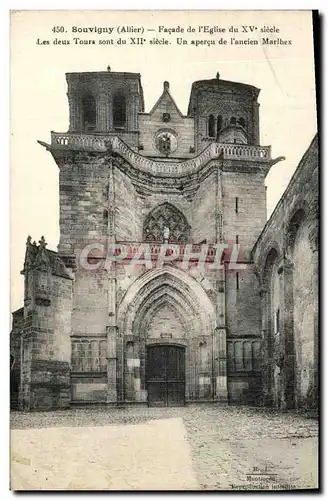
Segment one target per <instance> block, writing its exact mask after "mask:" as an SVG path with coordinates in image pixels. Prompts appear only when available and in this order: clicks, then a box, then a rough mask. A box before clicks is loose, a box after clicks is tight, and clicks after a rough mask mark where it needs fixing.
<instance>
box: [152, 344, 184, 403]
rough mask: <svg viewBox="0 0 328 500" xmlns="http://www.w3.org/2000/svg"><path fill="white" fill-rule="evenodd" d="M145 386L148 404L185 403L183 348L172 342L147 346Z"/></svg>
mask: <svg viewBox="0 0 328 500" xmlns="http://www.w3.org/2000/svg"><path fill="white" fill-rule="evenodd" d="M146 387H147V391H148V405H149V406H182V405H184V403H185V348H184V347H183V346H179V345H172V344H167V345H165V344H157V345H149V346H148V347H147V358H146Z"/></svg>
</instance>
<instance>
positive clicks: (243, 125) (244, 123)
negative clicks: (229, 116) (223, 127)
mask: <svg viewBox="0 0 328 500" xmlns="http://www.w3.org/2000/svg"><path fill="white" fill-rule="evenodd" d="M238 123H239V125H240V126H241V127H243V128H245V127H246V122H245V118H242V117H241V118H239V120H238Z"/></svg>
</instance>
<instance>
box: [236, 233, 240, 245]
mask: <svg viewBox="0 0 328 500" xmlns="http://www.w3.org/2000/svg"><path fill="white" fill-rule="evenodd" d="M238 243H239V236H238V234H236V245H238Z"/></svg>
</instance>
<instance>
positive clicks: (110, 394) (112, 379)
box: [107, 326, 117, 403]
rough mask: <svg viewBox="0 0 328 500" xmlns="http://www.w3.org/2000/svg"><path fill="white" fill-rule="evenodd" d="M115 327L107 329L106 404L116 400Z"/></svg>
mask: <svg viewBox="0 0 328 500" xmlns="http://www.w3.org/2000/svg"><path fill="white" fill-rule="evenodd" d="M116 335H117V328H116V326H108V327H107V379H108V386H107V402H108V403H114V402H116V400H117V389H116V385H117V384H116Z"/></svg>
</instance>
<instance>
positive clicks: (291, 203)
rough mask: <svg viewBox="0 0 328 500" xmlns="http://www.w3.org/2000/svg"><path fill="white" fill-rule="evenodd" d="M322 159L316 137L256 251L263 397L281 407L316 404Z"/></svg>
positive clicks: (255, 248)
mask: <svg viewBox="0 0 328 500" xmlns="http://www.w3.org/2000/svg"><path fill="white" fill-rule="evenodd" d="M318 161H319V160H318V137H317V136H316V137H315V138H314V139H313V141H312V143H311V145H310V147H309V149H308V150H307V151H306V153H305V154H304V156H303V158H302V160H301V162H300V164H299V166H298V168H297V170H296V171H295V174H294V175H293V177H292V179H291V181H290V183H289V185H288V187H287V189H286V191H285V193H284V194H283V196H282V198H281V200H280V201H279V203H278V205H277V207H276V208H275V210H274V212H273V214H272V216H271V218H270V219H269V221H268V222H267V224H266V225H265V227H264V229H263V231H262V233H261V235H260V237H259V239H258V241H257V243H256V244H255V246H254V249H253V258H254V263H255V266H256V271H257V276H258V279H259V285H258V286H259V289H260V292H261V296H262V337H263V350H264V352H263V353H264V358H263V377H264V395H265V398H266V399H267V403H268V404H272V403H273V404H275V405H276V406H279V407H282V408H285V407H295V406H296V407H303V406H316V405H317V398H318V368H317V367H318V364H317V363H318V218H319V215H318V213H319V212H318V211H319V207H318ZM273 255H274V262H275V265H274V266H273V265H272V262H273V261H272V256H273ZM277 275H278V276H279V278H278V277H277ZM278 279H279V293H278V292H277V286H275V291H274V293H272V283H276V282H277V280H278ZM270 283H271V288H270ZM270 290H271V291H270ZM278 304H279V317H280V319H279V331H277V321H276V313H277V307H278ZM275 328H276V330H275ZM278 374H279V376H278Z"/></svg>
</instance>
